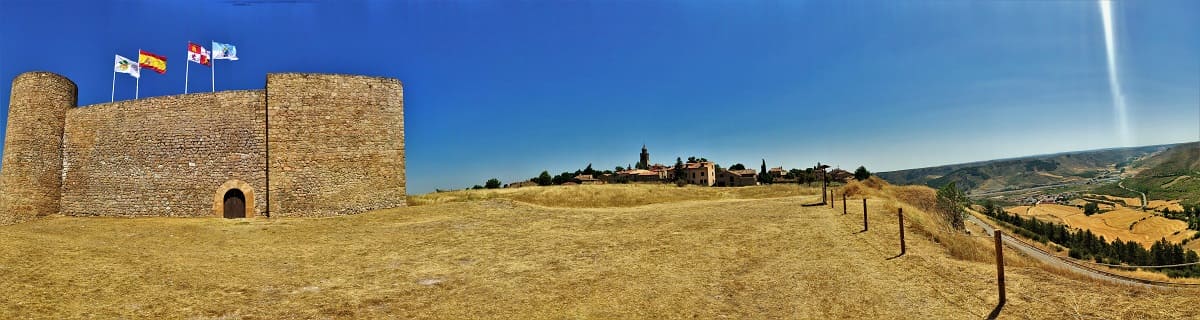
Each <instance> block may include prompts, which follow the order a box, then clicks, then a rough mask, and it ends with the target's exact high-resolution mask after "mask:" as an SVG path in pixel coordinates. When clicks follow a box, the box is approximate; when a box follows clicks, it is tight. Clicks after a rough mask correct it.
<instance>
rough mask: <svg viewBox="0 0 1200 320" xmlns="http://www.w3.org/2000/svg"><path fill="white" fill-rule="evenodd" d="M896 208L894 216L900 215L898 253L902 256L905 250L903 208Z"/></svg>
mask: <svg viewBox="0 0 1200 320" xmlns="http://www.w3.org/2000/svg"><path fill="white" fill-rule="evenodd" d="M897 210H899V212H897V213H896V216H899V217H900V255H901V256H902V255H904V252H905V251H906V250H905V249H906V248H905V246H904V208H898V209H897Z"/></svg>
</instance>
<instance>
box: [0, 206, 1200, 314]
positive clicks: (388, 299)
mask: <svg viewBox="0 0 1200 320" xmlns="http://www.w3.org/2000/svg"><path fill="white" fill-rule="evenodd" d="M659 187H660V188H663V189H667V188H675V187H674V186H659ZM583 188H594V187H593V186H584V187H583ZM593 190H594V191H595V192H608V191H610V190H612V189H600V188H595V189H593ZM657 191H662V192H664V193H666V192H667V191H666V190H656V192H657ZM931 192H932V190H929V189H928V188H923V189H922V188H920V187H915V188H911V187H887V188H884V189H882V190H875V191H872V195H870V196H872V198H871V199H872V200H870V201H869V208H870V210H869V220H870V223H871V229H870V230H869V231H866V232H860V230H861V229H862V225H861V223H862V215H861V210H862V207H861V202H850V208H849V209H850V212H851V214H847V215H842V214H841V211H842V210H841V209H842V208H841V204H840V203H839V204H838V208H836V209H830V208H828V207H802V206H801V204H804V203H811V202H813V201H814V200H815V199H817V196H812V195H810V196H792V197H778V198H769V199H720V200H706V201H675V202H669V203H659V204H652V205H646V206H637V207H614V206H608V207H606V208H563V207H558V208H555V207H548V206H541V205H533V204H526V203H522V202H516V201H512V200H509V199H504V198H495V199H490V200H478V201H461V202H450V203H442V204H430V205H423V206H413V207H407V208H400V209H392V210H381V211H376V212H371V213H365V214H361V215H355V216H346V217H337V218H323V219H278V218H276V219H270V220H266V219H250V220H222V219H216V218H194V219H180V218H139V219H115V218H70V217H54V218H48V219H42V220H38V221H32V222H27V223H23V224H18V225H12V226H4V227H0V284H3V287H4V290H0V301H4V303H3V304H0V318H5V319H9V318H56V319H57V318H224V319H235V318H245V319H274V318H445V319H464V318H509V319H534V318H606V319H611V318H624V319H628V318H702V319H711V318H786V319H796V318H801V319H861V318H870V319H913V318H918V319H979V318H983V317H985V316H986V315H987V314H988V313H989V312H991V311H992V310H993V308H994V307H995V306H996V302H997V299H996V296H995V286H996V284H995V266H994V265H993V264H991V263H989V262H984V261H976V260H973V259H966V260H964V259H957V258H954V257H953V253H952V251H953V250H962V249H961V248H972V249H971V250H975V251H979V252H976V253H975V254H977V255H981V256H985V257H988V256H991V255H992V254H993V253H992V252H991V251H990V249H988V248H990V239H988V238H982V237H968V236H962V238H951V237H945V236H943V235H940V234H939V232H938V231H937V229H938V228H940V227H939V226H938V224H939V222H937V221H936V220H933V219H932V218H931V217H930V216H929V215H928V214H926V213H925V212H924V211H922V210H924V209H921V208H923V207H928V206H929V204H925V203H912V204H908V203H902V202H900V201H899V200H900V199H909V200H921V199H926V200H927V199H928V197H929V196H930V195H931ZM897 207H902V208H904V209H905V215H906V217H910V218H911V219H910V220H908V223H909V226H910V228H913V229H912V230H910V231H912V233H910V234H909V236H908V246H909V247H908V254H907V255H904V256H901V257H895V256H896V252H897V248H896V247H897V242H898V235H897V232H896V231H897V229H896V215H895V209H896V208H897ZM917 229H924V231H925V232H922V231H921V230H917ZM935 240H936V241H935ZM939 241H940V243H939ZM955 246H957V247H959V248H960V249H953V248H954V247H955ZM1007 259H1010V261H1012V264H1011V265H1010V266H1009V267H1008V269H1007V270H1006V275H1007V280H1008V300H1009V301H1008V304H1007V305H1005V306H1004V308H1003V309H1002V310H1001V314H1000V316H1001V317H1002V318H1041V319H1063V318H1125V319H1155V318H1163V319H1167V318H1186V317H1190V316H1192V315H1193V314H1194V311H1195V309H1194V306H1195V305H1196V304H1197V303H1200V298H1198V297H1200V295H1197V294H1195V292H1190V291H1189V292H1178V293H1177V292H1160V291H1148V290H1142V289H1135V288H1126V287H1120V286H1108V285H1102V284H1098V283H1096V282H1092V281H1084V280H1077V279H1076V278H1074V277H1064V276H1062V275H1060V274H1059V273H1057V272H1054V271H1046V270H1042V269H1041V268H1038V267H1035V266H1032V265H1030V264H1028V263H1024V262H1023V259H1022V258H1020V257H1019V256H1016V255H1008V257H1007Z"/></svg>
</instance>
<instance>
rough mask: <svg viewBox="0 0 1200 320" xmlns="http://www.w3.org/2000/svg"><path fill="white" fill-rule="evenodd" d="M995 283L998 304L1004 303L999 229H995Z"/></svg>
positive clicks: (1002, 253) (1002, 245) (1001, 246)
mask: <svg viewBox="0 0 1200 320" xmlns="http://www.w3.org/2000/svg"><path fill="white" fill-rule="evenodd" d="M995 235H996V285H997V286H998V287H999V289H1000V305H1004V302H1005V301H1007V299H1006V298H1005V297H1004V244H1003V241H1002V240H1000V238H1001V237H1002V235H1001V233H1000V229H996V233H995Z"/></svg>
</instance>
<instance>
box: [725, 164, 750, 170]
mask: <svg viewBox="0 0 1200 320" xmlns="http://www.w3.org/2000/svg"><path fill="white" fill-rule="evenodd" d="M729 170H746V165H744V164H741V163H735V164H733V165H732V166H729Z"/></svg>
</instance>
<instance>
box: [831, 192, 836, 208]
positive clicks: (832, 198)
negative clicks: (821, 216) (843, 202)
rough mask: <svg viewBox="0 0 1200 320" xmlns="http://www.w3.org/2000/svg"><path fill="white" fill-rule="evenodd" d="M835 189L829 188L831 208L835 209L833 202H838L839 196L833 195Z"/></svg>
mask: <svg viewBox="0 0 1200 320" xmlns="http://www.w3.org/2000/svg"><path fill="white" fill-rule="evenodd" d="M833 195H834V193H833V189H829V208H830V209H833V203H834V202H837V197H834V196H833Z"/></svg>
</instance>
